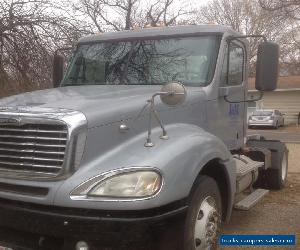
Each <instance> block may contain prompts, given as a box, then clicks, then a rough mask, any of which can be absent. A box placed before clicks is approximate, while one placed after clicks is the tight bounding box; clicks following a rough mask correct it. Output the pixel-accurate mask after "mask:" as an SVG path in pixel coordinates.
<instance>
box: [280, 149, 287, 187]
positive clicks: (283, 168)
mask: <svg viewBox="0 0 300 250" xmlns="http://www.w3.org/2000/svg"><path fill="white" fill-rule="evenodd" d="M286 175H287V159H286V153H283V156H282V162H281V179H282V181H285V178H286Z"/></svg>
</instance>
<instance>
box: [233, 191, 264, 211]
mask: <svg viewBox="0 0 300 250" xmlns="http://www.w3.org/2000/svg"><path fill="white" fill-rule="evenodd" d="M268 193H269V190H267V189H260V188H259V189H256V190H255V191H254V192H252V193H251V194H250V195H248V196H246V197H245V198H244V199H242V200H241V201H239V202H238V203H236V204H235V205H234V208H235V209H238V210H249V209H250V208H252V207H253V206H254V205H256V204H257V203H258V202H259V201H260V200H262V198H263V197H265V196H266V195H267V194H268Z"/></svg>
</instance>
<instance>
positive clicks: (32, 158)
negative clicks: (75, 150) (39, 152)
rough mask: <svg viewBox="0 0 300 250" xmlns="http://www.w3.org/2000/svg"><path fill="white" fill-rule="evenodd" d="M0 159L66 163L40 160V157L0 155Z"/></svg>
mask: <svg viewBox="0 0 300 250" xmlns="http://www.w3.org/2000/svg"><path fill="white" fill-rule="evenodd" d="M0 158H10V159H20V160H33V161H58V162H63V161H64V160H63V159H57V158H40V157H31V156H15V155H3V154H0Z"/></svg>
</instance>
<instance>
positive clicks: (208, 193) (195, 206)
mask: <svg viewBox="0 0 300 250" xmlns="http://www.w3.org/2000/svg"><path fill="white" fill-rule="evenodd" d="M197 183H198V185H197V187H196V189H195V190H194V192H193V194H192V197H191V200H190V204H189V210H188V213H187V217H186V221H185V230H184V250H202V249H203V250H204V249H205V250H206V249H207V250H213V249H216V248H217V243H218V234H219V230H220V225H221V218H222V209H221V195H220V191H219V188H218V185H217V183H216V182H215V180H214V179H212V178H210V177H208V176H200V177H199V178H198V180H197Z"/></svg>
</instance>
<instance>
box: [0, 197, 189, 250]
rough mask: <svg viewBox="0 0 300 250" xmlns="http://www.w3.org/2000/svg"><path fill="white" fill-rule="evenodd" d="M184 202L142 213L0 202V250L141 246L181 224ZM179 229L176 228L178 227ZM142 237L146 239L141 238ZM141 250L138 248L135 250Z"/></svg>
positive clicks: (185, 206)
mask: <svg viewBox="0 0 300 250" xmlns="http://www.w3.org/2000/svg"><path fill="white" fill-rule="evenodd" d="M186 210H187V205H186V202H185V201H184V200H181V201H177V202H174V203H172V204H169V205H166V206H163V207H160V208H155V209H150V210H144V211H99V210H87V209H72V208H62V207H54V206H43V205H35V204H29V203H23V202H16V201H10V200H0V246H2V245H4V246H7V247H10V248H12V249H13V250H15V249H57V250H58V249H64V250H65V249H66V250H67V249H75V245H76V243H77V242H78V241H85V242H87V243H88V244H89V246H90V249H91V250H94V249H95V250H96V249H97V250H99V249H101V247H103V246H112V247H118V248H117V249H122V248H120V246H123V245H128V244H131V243H134V244H145V242H147V241H153V238H152V237H157V236H158V235H159V234H162V233H163V232H164V231H166V227H168V228H173V226H171V227H169V225H170V224H172V225H173V224H176V225H178V224H180V225H181V223H183V221H184V218H185V213H186ZM179 227H180V226H179ZM145 236H146V237H145ZM138 249H142V248H140V247H139V248H138Z"/></svg>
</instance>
